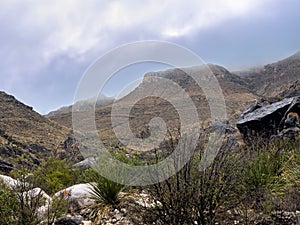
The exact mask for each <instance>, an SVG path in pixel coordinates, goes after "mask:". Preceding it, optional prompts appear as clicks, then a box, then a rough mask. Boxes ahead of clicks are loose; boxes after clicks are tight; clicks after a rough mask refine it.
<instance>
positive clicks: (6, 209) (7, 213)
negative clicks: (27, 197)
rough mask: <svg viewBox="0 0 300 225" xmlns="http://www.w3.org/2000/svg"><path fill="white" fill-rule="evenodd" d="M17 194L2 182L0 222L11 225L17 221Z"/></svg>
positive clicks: (0, 187)
mask: <svg viewBox="0 0 300 225" xmlns="http://www.w3.org/2000/svg"><path fill="white" fill-rule="evenodd" d="M17 205H18V204H17V196H16V193H14V192H13V191H12V190H10V189H9V188H7V187H6V186H5V185H4V184H3V183H2V182H0V214H1V216H0V224H1V225H11V224H15V221H16V214H15V212H16V210H17Z"/></svg>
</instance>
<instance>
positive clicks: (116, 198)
mask: <svg viewBox="0 0 300 225" xmlns="http://www.w3.org/2000/svg"><path fill="white" fill-rule="evenodd" d="M111 165H114V162H113V161H112V162H111ZM93 169H94V170H93V171H92V172H91V171H89V173H86V176H87V179H88V180H89V183H90V185H91V188H90V193H91V195H92V198H93V199H94V200H95V204H94V205H93V206H92V207H91V209H92V215H91V217H92V218H94V219H96V220H99V219H101V217H102V216H103V215H105V214H106V213H107V212H108V211H109V210H110V209H111V208H113V207H116V206H117V205H118V204H119V203H120V202H121V200H122V198H123V197H125V195H124V194H123V193H122V191H124V190H125V188H127V187H126V186H125V185H123V184H122V180H121V179H122V177H123V175H124V174H123V171H120V170H118V169H117V167H112V168H110V174H111V176H113V177H115V178H118V179H119V182H116V181H112V180H110V179H108V178H106V177H104V176H102V175H100V173H99V172H98V171H101V170H103V169H108V168H106V167H102V166H101V165H100V164H96V165H94V167H93Z"/></svg>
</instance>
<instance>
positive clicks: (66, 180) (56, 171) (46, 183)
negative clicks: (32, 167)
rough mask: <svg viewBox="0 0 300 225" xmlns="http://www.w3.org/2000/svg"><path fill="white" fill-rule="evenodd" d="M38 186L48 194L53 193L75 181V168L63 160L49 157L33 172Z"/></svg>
mask: <svg viewBox="0 0 300 225" xmlns="http://www.w3.org/2000/svg"><path fill="white" fill-rule="evenodd" d="M34 177H35V179H38V183H39V187H41V188H42V189H43V190H44V191H45V192H47V193H48V194H54V193H56V192H58V191H60V190H62V189H64V188H67V187H68V186H72V185H74V184H75V183H76V180H77V174H76V170H73V169H72V168H71V165H68V164H67V163H66V161H65V160H58V159H54V158H52V159H49V160H47V161H46V162H44V163H43V164H42V165H41V167H40V168H39V169H37V170H36V171H35V172H34Z"/></svg>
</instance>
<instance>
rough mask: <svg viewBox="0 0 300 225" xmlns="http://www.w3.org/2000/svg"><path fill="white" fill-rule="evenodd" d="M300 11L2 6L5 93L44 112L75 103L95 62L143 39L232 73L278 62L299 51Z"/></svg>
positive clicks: (130, 2) (133, 3)
mask: <svg viewBox="0 0 300 225" xmlns="http://www.w3.org/2000/svg"><path fill="white" fill-rule="evenodd" d="M299 9H300V1H299V0H190V1H183V0H164V1H156V0H152V1H150V0H144V1H139V0H126V1H114V0H107V1H106V0H85V1H83V0H64V1H61V0H48V1H47V0H45V1H39V0H35V1H34V0H24V1H21V0H1V1H0V59H1V60H0V79H1V82H0V90H4V91H5V92H7V93H9V94H12V95H14V96H15V97H16V98H17V99H19V100H21V101H22V102H24V103H26V104H28V105H31V106H33V108H34V109H35V110H36V111H38V112H40V113H42V114H45V113H47V112H49V111H51V110H54V109H56V108H59V107H60V106H62V105H68V104H71V103H72V101H73V98H74V94H75V91H76V87H77V85H78V82H79V80H80V78H81V77H82V75H83V73H84V71H85V70H86V69H87V67H88V66H89V65H90V64H91V63H92V62H93V61H94V60H95V59H97V58H98V57H100V56H102V55H104V54H105V53H106V52H108V51H109V50H111V49H113V48H115V47H117V46H119V45H120V44H125V43H128V42H133V41H142V40H163V41H170V42H174V43H177V44H179V45H182V46H184V47H186V48H189V49H190V50H192V51H194V52H195V53H197V54H198V55H199V56H200V57H201V58H202V59H203V60H204V61H205V62H207V63H215V64H219V65H222V66H224V67H226V68H229V69H230V70H235V69H239V68H246V67H252V66H256V65H261V64H264V63H270V62H274V61H277V60H280V59H282V58H284V57H287V56H289V55H291V54H293V53H295V52H297V51H298V50H300V29H299V24H300V13H299ZM159 68H160V66H155V67H153V70H155V69H159ZM147 69H150V70H151V68H150V67H149V66H147ZM130 71H134V70H130ZM141 71H142V70H139V69H137V70H136V73H137V74H133V77H134V79H136V78H137V77H139V76H141V75H143V74H139V73H140V72H141ZM123 77H124V76H123ZM129 80H130V79H129ZM120 83H122V82H120ZM122 84H123V83H122ZM115 89H116V90H115ZM117 89H120V87H119V86H118V85H116V87H115V88H113V87H111V88H110V91H108V93H107V94H108V95H111V94H114V93H115V92H117Z"/></svg>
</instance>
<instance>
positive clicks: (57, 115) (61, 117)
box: [45, 95, 114, 128]
mask: <svg viewBox="0 0 300 225" xmlns="http://www.w3.org/2000/svg"><path fill="white" fill-rule="evenodd" d="M113 101H114V97H107V96H105V95H101V96H100V97H99V98H98V99H97V101H96V106H95V107H96V108H99V107H102V106H105V105H109V104H111V103H113ZM94 102H95V99H89V100H83V101H79V102H77V103H76V104H77V105H79V106H80V109H81V110H83V111H84V110H85V109H89V108H91V107H94V105H93V104H94ZM71 114H72V105H70V106H64V107H61V108H59V109H57V110H54V111H52V112H49V113H48V114H47V115H45V117H46V118H48V119H50V120H53V121H56V122H57V123H59V124H61V125H63V126H66V127H70V128H71V127H72V117H71Z"/></svg>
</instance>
